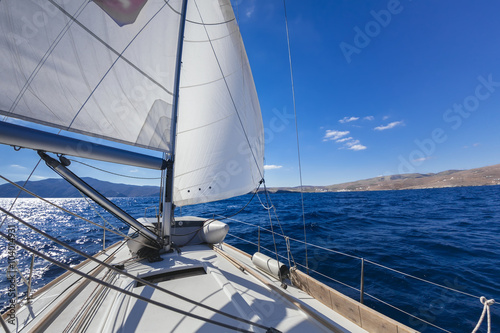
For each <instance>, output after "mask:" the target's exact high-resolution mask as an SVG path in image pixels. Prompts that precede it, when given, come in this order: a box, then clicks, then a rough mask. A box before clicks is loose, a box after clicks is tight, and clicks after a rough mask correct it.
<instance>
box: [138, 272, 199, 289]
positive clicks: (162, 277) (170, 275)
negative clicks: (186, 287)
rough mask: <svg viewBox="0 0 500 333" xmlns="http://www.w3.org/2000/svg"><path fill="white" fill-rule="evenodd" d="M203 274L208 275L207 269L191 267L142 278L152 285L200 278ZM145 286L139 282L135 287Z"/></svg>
mask: <svg viewBox="0 0 500 333" xmlns="http://www.w3.org/2000/svg"><path fill="white" fill-rule="evenodd" d="M203 274H207V272H206V271H205V268H203V267H191V268H186V269H181V270H175V271H170V272H162V273H159V274H155V275H149V276H145V277H142V279H143V280H146V281H148V282H151V283H159V282H164V281H169V280H175V279H183V278H186V277H191V276H198V275H203ZM143 285H144V283H141V282H139V281H137V282H136V285H135V287H136V288H137V287H141V286H143Z"/></svg>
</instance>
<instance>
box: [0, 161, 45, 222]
mask: <svg viewBox="0 0 500 333" xmlns="http://www.w3.org/2000/svg"><path fill="white" fill-rule="evenodd" d="M41 161H42V159H41V158H39V159H38V162H36V165H35V167H34V168H33V170H31V173H30V174H29V175H28V178H26V180H25V181H24V184H23V185H22V187H23V188H24V187H25V186H26V184H28V181H29V180H30V179H31V176H33V173H35V170H36V168H38V166H39V165H40V162H41ZM0 177H2V176H1V175H0ZM2 178H3V177H2ZM3 179H4V180H7V179H6V178H3ZM7 181H8V182H9V183H11V184H13V183H12V182H10V181H9V180H7ZM14 185H16V186H17V184H15V183H14ZM22 192H23V190H22V189H19V192H17V195H16V197H15V198H14V201H12V203H11V204H10V208H9V212H10V211H11V210H12V208H13V207H14V205H15V204H16V202H17V199H19V196H20V195H21V193H22ZM6 219H7V216H5V217H4V219H3V220H2V222H1V223H0V228H1V227H2V226H3V224H4V223H5V220H6Z"/></svg>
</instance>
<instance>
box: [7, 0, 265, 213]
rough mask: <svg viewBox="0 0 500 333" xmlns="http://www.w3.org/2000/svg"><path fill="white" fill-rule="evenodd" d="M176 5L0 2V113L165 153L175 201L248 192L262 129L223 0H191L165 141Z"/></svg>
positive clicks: (259, 159) (259, 171)
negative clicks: (171, 160) (171, 172)
mask: <svg viewBox="0 0 500 333" xmlns="http://www.w3.org/2000/svg"><path fill="white" fill-rule="evenodd" d="M181 5H182V1H181V0H172V1H155V0H149V1H146V0H127V1H121V0H99V1H97V0H96V1H90V2H89V1H87V0H79V1H76V0H72V1H67V0H31V1H19V0H3V1H1V2H0V73H2V80H1V81H0V114H2V115H5V116H8V117H12V118H18V119H23V120H27V121H29V122H33V123H38V124H43V125H48V126H52V127H56V128H59V129H62V130H66V131H72V132H77V133H82V134H85V135H89V136H93V137H97V138H103V139H107V140H111V141H115V142H121V143H125V144H128V145H133V146H138V147H144V148H147V149H153V150H158V151H162V152H164V153H166V154H170V156H172V157H174V158H175V174H174V175H175V176H174V200H173V201H174V203H175V204H176V205H177V206H183V205H188V204H195V203H202V202H209V201H214V200H220V199H224V198H228V197H232V196H235V195H240V194H244V193H247V192H248V191H250V190H252V189H253V188H255V186H256V185H257V184H258V182H259V181H260V180H261V179H262V177H263V154H264V146H263V145H264V140H263V136H264V133H263V126H262V118H261V114H260V107H259V103H258V100H257V94H256V91H255V86H254V83H253V78H252V74H251V71H250V66H249V63H248V58H247V56H246V53H245V49H244V46H243V42H242V39H241V36H240V33H239V30H238V26H237V24H236V20H235V17H234V13H233V10H232V8H231V4H230V1H229V0H203V1H201V0H198V1H197V0H188V9H187V19H186V25H185V34H184V51H183V56H182V68H181V72H180V73H181V76H180V93H179V95H180V97H179V101H178V122H177V133H176V135H177V137H176V140H175V142H176V147H173V146H172V133H171V132H172V129H173V128H175V126H173V125H174V124H172V119H175V117H174V115H173V114H172V105H173V104H174V96H173V91H174V85H175V82H174V76H175V69H176V58H177V51H178V47H177V43H178V40H179V38H178V35H179V25H180V17H181V15H180V8H181ZM174 153H175V155H174Z"/></svg>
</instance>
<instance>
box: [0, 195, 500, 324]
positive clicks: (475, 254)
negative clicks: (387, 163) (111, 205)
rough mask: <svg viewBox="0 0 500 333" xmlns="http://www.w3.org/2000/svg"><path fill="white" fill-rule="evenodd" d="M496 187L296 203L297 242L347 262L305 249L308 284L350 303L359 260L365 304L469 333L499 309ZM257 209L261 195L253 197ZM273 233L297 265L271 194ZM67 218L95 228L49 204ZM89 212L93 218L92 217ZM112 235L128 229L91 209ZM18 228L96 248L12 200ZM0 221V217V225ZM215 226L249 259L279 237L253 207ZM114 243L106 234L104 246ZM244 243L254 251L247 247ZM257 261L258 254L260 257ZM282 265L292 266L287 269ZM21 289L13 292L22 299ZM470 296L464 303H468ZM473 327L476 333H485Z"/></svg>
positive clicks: (62, 221) (42, 272) (141, 205)
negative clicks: (485, 312)
mask: <svg viewBox="0 0 500 333" xmlns="http://www.w3.org/2000/svg"><path fill="white" fill-rule="evenodd" d="M499 197H500V186H488V187H469V188H448V189H432V190H431V189H429V190H408V191H406V190H405V191H384V192H343V193H317V194H305V195H304V199H305V220H306V232H307V241H308V243H311V244H316V245H318V246H320V247H323V248H327V249H331V250H334V251H340V252H342V253H345V254H348V255H350V256H346V255H342V254H338V253H333V252H329V251H326V250H323V249H321V248H318V247H313V246H311V245H309V246H308V247H307V253H308V260H307V265H308V267H309V269H310V270H311V271H310V274H311V275H313V276H315V277H316V278H318V279H319V280H321V281H323V282H324V283H327V284H329V285H331V286H332V287H334V288H336V289H338V290H340V291H341V292H343V293H345V294H347V295H349V296H351V297H352V298H354V299H357V300H359V297H360V295H359V291H358V290H356V289H359V286H360V267H361V260H360V259H359V258H364V259H365V266H364V271H365V276H364V283H365V293H366V294H365V296H364V300H365V304H367V305H368V306H370V307H373V308H375V309H377V310H378V311H381V312H383V313H385V314H387V315H389V316H391V317H393V318H395V319H396V320H398V321H401V322H403V323H405V324H407V325H409V326H411V327H413V328H415V329H417V330H420V331H422V332H440V331H441V330H438V329H436V328H435V327H433V326H432V325H437V326H440V327H442V328H444V329H446V330H448V331H451V332H471V331H472V329H473V328H474V326H475V324H476V323H477V320H478V319H479V317H480V315H481V311H482V305H481V304H480V302H479V300H478V299H477V298H476V297H474V296H486V297H487V298H495V299H496V300H497V301H499V300H500V241H499V239H500V238H499V235H500V208H499V205H498V204H497V202H498V199H499ZM250 198H251V195H245V196H241V197H237V198H233V199H229V200H225V201H221V202H216V203H210V204H203V205H198V206H193V207H185V208H184V209H183V210H182V212H181V211H180V210H178V212H177V213H179V214H183V215H198V216H206V217H212V216H213V215H214V214H216V215H223V216H228V215H232V214H233V213H235V212H237V211H239V210H240V209H241V208H242V207H243V206H244V205H245V204H246V203H247V202H248V201H249V200H250ZM260 199H261V200H262V201H263V203H264V205H268V203H266V202H265V198H264V196H263V195H261V196H260ZM271 200H272V203H273V204H274V206H275V207H276V210H277V214H278V217H279V219H280V222H281V227H282V229H283V232H284V233H285V234H286V235H287V236H288V237H290V239H292V240H291V241H290V249H291V253H292V255H293V260H294V261H295V263H296V264H297V265H299V266H300V265H303V266H305V265H306V258H305V252H306V251H305V245H304V244H303V243H301V242H296V241H294V239H296V240H300V241H303V240H304V228H303V223H302V211H301V204H300V195H299V194H287V193H283V194H273V195H271ZM51 201H53V202H55V203H57V204H58V205H61V206H63V207H65V208H67V209H69V210H71V211H73V212H76V213H77V214H80V215H82V216H84V217H86V218H89V219H91V220H92V221H95V222H97V223H100V224H102V219H101V218H100V216H99V215H98V214H97V212H96V211H95V210H93V209H92V208H90V207H89V204H88V203H87V202H86V201H85V200H84V199H51ZM113 201H114V202H115V203H116V204H117V205H119V206H120V207H122V208H124V209H125V210H127V211H128V212H129V213H130V214H131V215H133V216H134V217H136V218H138V217H142V216H144V215H145V214H147V215H149V216H151V215H152V214H154V208H149V209H148V210H147V212H146V213H145V210H146V209H147V208H148V207H151V206H155V205H157V201H158V199H157V198H116V199H113ZM11 202H12V200H11V199H0V206H1V207H3V208H8V207H10V203H11ZM96 209H97V208H96ZM97 211H98V212H99V213H100V214H102V215H103V216H104V217H105V218H106V219H107V220H108V221H109V222H110V223H111V224H112V225H114V226H116V227H117V228H118V229H119V230H120V231H121V232H127V230H128V228H127V227H125V226H123V225H122V224H121V223H120V222H119V221H117V220H115V219H114V218H113V217H112V216H111V215H109V214H106V213H105V212H103V211H102V209H97ZM12 212H13V213H14V214H17V215H19V216H20V217H22V218H23V219H25V220H26V221H29V222H30V223H33V224H34V225H36V226H37V227H38V228H40V229H43V230H44V231H46V232H48V233H50V234H51V235H52V236H55V237H58V238H59V239H61V240H64V241H66V242H68V243H69V244H71V245H72V246H75V247H77V248H78V249H80V250H82V251H84V252H87V253H95V252H96V251H98V250H100V249H101V248H102V231H101V230H100V229H99V228H97V227H95V226H93V225H90V224H88V223H87V222H84V221H81V220H79V219H77V218H75V217H73V216H71V215H68V214H66V213H62V212H60V211H59V210H57V209H56V208H53V207H51V206H48V205H47V204H45V203H41V202H40V201H39V200H36V199H19V200H18V202H17V204H16V206H15V207H14V209H13V210H12ZM0 216H1V215H0ZM234 219H236V220H238V221H242V222H245V223H248V224H245V223H241V222H237V221H234V220H225V222H227V223H228V224H229V225H230V234H231V235H230V236H228V237H227V239H226V241H227V242H228V243H230V244H233V245H235V246H237V247H239V248H242V249H244V250H246V251H247V252H250V253H253V252H255V251H256V250H257V246H256V245H255V244H256V243H257V234H258V231H257V227H256V226H260V227H261V228H262V229H261V245H262V246H263V247H265V248H267V249H273V250H274V246H273V242H272V237H271V235H270V233H268V232H266V231H265V230H264V229H271V228H273V229H274V230H275V231H276V232H279V233H281V228H280V226H279V224H278V223H277V222H276V221H274V222H273V226H271V225H270V223H269V217H268V211H267V210H266V209H265V208H264V207H263V205H262V204H261V202H259V200H258V198H257V197H255V198H254V199H253V201H252V202H251V203H250V204H249V206H248V207H247V208H246V209H245V210H243V211H242V212H241V213H240V214H238V215H237V216H235V217H234ZM8 225H15V228H16V233H15V234H16V238H17V239H18V240H20V241H22V242H25V243H27V244H30V245H31V246H34V247H35V248H37V249H38V250H40V251H42V252H45V253H50V254H51V255H52V256H53V257H55V258H57V259H58V260H60V261H62V262H64V263H66V264H70V265H74V264H77V263H78V262H80V261H81V260H82V258H81V257H80V256H79V255H76V254H72V253H69V252H68V251H67V250H65V249H62V248H60V247H59V246H55V245H54V244H52V243H50V242H48V241H46V240H45V239H43V237H41V236H39V235H36V234H33V233H32V232H31V231H30V230H28V229H27V228H26V227H24V226H20V225H18V224H16V223H14V222H13V221H12V220H7V221H6V224H5V225H4V226H3V227H2V231H3V232H5V231H6V227H7V226H8ZM119 239H120V237H119V236H116V235H113V234H110V233H106V243H107V245H111V244H112V243H114V242H116V241H117V240H119ZM249 241H250V242H252V243H254V244H251V243H249ZM276 241H277V249H278V253H279V254H280V255H281V256H282V259H281V260H282V261H284V262H288V255H287V251H286V244H285V242H284V240H283V238H281V237H279V236H277V237H276ZM0 246H1V253H2V254H1V257H0V274H1V275H2V276H6V274H5V272H6V269H7V265H8V254H9V252H8V250H7V246H8V243H7V242H6V241H5V240H3V239H2V240H1V241H0ZM262 250H263V251H266V250H265V249H262ZM16 256H17V260H18V261H19V267H20V269H21V271H22V272H23V274H25V275H27V274H29V264H30V261H31V257H30V255H29V254H28V253H26V252H25V251H21V250H18V251H17V253H16ZM291 260H292V259H291ZM378 264H380V265H384V266H387V267H390V268H393V269H396V270H399V271H402V272H405V273H407V274H410V275H412V276H415V277H418V278H421V279H425V280H430V281H432V282H434V283H437V284H440V285H444V286H446V287H450V288H453V289H457V290H459V291H462V292H464V293H467V294H470V295H465V294H461V293H456V292H453V291H450V290H448V289H443V288H440V287H437V286H434V285H431V284H427V283H424V282H421V281H419V280H416V279H414V278H411V277H409V276H405V275H401V274H399V273H396V272H394V271H391V270H388V269H385V268H382V267H380V266H378ZM34 267H35V270H34V277H33V286H34V288H35V289H36V288H39V287H41V286H42V285H44V284H45V283H47V282H48V281H50V280H51V279H53V278H54V277H56V276H58V275H60V274H61V273H62V270H61V269H60V268H58V267H55V266H53V265H50V264H48V263H47V262H45V261H44V260H42V259H40V258H35V266H34ZM315 271H317V272H320V273H322V274H325V275H327V276H331V277H333V278H335V279H336V280H337V281H338V282H334V281H331V280H328V279H326V278H324V277H323V276H322V275H320V274H318V273H315ZM8 289H9V283H8V280H6V279H4V280H0V295H2V296H1V297H0V301H1V302H2V304H4V306H6V304H7V302H8V301H9V297H8V296H7V294H8ZM25 292H26V288H25V287H23V286H21V285H20V286H19V293H20V294H21V295H22V294H23V293H25ZM370 295H371V296H374V297H376V298H379V299H381V300H383V301H384V302H387V303H390V304H391V305H393V306H396V307H398V308H401V309H402V310H404V311H405V312H407V313H409V314H412V315H415V316H418V317H421V318H423V319H425V320H426V321H427V323H424V322H420V321H418V320H416V319H414V318H412V317H410V316H408V315H407V314H404V313H401V312H399V311H397V310H394V309H393V308H392V307H389V306H387V305H384V304H382V303H380V302H378V301H376V300H375V299H374V298H372V297H371V296H370ZM471 295H472V296H471ZM499 308H500V306H499V305H498V303H497V304H495V305H493V307H492V326H493V332H495V331H499V330H500V311H499ZM485 328H486V323H483V326H482V330H480V332H486V329H485Z"/></svg>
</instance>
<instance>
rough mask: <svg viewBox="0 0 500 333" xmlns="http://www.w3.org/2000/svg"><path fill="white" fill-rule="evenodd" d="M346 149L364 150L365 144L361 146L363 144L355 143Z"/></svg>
mask: <svg viewBox="0 0 500 333" xmlns="http://www.w3.org/2000/svg"><path fill="white" fill-rule="evenodd" d="M347 149H350V150H365V149H366V146H363V145H360V144H356V145H353V146H351V147H349V148H347Z"/></svg>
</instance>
